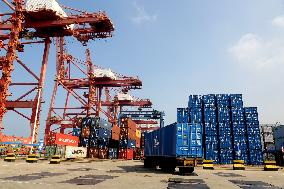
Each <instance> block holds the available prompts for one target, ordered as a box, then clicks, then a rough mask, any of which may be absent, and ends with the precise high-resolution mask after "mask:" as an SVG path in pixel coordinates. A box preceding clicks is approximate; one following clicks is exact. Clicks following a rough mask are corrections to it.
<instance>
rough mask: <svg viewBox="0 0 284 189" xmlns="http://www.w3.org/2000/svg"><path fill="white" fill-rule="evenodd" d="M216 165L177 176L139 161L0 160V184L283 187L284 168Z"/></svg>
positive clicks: (197, 188) (173, 188)
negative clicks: (237, 168) (55, 162)
mask: <svg viewBox="0 0 284 189" xmlns="http://www.w3.org/2000/svg"><path fill="white" fill-rule="evenodd" d="M230 169H231V167H230V166H218V167H216V168H215V170H213V171H212V170H203V169H202V167H197V168H196V170H195V173H194V174H191V175H188V176H179V175H177V174H168V173H163V172H161V171H159V170H150V169H144V168H143V162H141V161H119V160H116V161H112V160H104V161H100V160H84V161H76V162H69V161H68V162H62V163H61V164H60V165H50V164H49V162H48V161H39V163H37V164H28V163H26V162H25V161H22V160H18V161H16V162H13V163H8V162H4V161H3V160H0V188H5V189H9V188H16V189H22V188H23V189H28V188H39V189H45V188H52V189H54V188H64V189H67V188H72V189H73V188H101V189H107V188H117V189H127V188H129V189H136V188H138V189H140V188H141V189H148V188H149V189H150V188H152V189H159V188H164V189H166V188H169V189H183V188H186V189H191V188H195V189H206V188H216V189H220V188H222V189H224V188H243V189H263V188H265V189H268V188H284V170H283V169H281V170H279V171H278V172H264V171H262V168H261V167H248V168H247V169H246V170H245V171H233V170H230Z"/></svg>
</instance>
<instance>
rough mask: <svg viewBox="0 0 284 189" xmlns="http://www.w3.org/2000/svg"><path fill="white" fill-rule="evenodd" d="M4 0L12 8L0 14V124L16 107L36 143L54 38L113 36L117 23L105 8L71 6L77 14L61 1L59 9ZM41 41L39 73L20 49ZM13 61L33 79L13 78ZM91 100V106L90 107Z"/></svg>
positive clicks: (3, 137)
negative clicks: (27, 112)
mask: <svg viewBox="0 0 284 189" xmlns="http://www.w3.org/2000/svg"><path fill="white" fill-rule="evenodd" d="M3 2H4V3H5V4H6V5H7V6H8V7H9V8H10V10H11V12H9V13H2V14H0V16H1V17H2V21H0V51H1V52H2V54H4V55H3V56H2V55H1V56H0V73H1V75H0V76H1V77H0V126H1V128H2V129H3V128H4V126H3V117H4V116H5V114H6V113H7V111H13V112H15V113H17V114H18V115H20V116H22V117H24V118H25V119H27V120H28V121H29V129H30V137H29V138H28V140H29V141H30V142H31V143H35V142H36V141H37V135H38V127H39V120H40V112H41V104H42V99H43V97H42V94H43V89H44V81H45V75H46V68H47V63H48V56H49V50H50V45H51V38H54V37H67V36H70V37H75V38H77V39H78V40H79V41H80V42H82V43H83V45H86V43H87V42H88V41H89V40H95V39H97V38H108V37H112V32H113V31H114V26H113V24H112V22H111V21H110V19H109V18H108V16H107V15H106V14H105V13H104V12H98V13H87V12H84V11H79V10H76V9H71V8H69V9H71V10H72V11H76V12H77V14H73V13H72V14H71V15H67V14H65V13H64V12H63V13H62V11H63V10H62V9H61V7H60V6H59V5H58V6H56V8H57V10H55V9H46V8H43V7H40V6H44V5H40V4H38V5H36V4H33V5H32V7H36V6H39V7H38V9H30V8H29V7H28V6H27V7H26V6H25V4H24V1H23V0H13V1H12V3H9V2H8V0H3ZM34 2H35V1H34ZM41 2H43V1H41ZM48 2H50V1H48V0H46V1H45V3H48ZM27 3H28V2H27ZM28 8H29V10H28ZM64 8H68V7H64ZM78 12H79V13H78ZM58 13H60V14H58ZM39 44H44V50H43V56H42V61H41V62H42V63H41V69H40V72H39V74H36V73H35V72H34V71H33V70H32V69H31V68H33V65H27V64H26V63H24V62H23V61H21V59H20V58H19V57H20V56H19V53H21V52H23V51H24V47H25V45H34V46H36V47H37V48H38V45H39ZM63 58H66V57H63V56H60V59H63ZM14 63H17V64H19V65H20V66H21V67H22V68H23V69H24V71H25V72H27V73H28V74H30V75H31V76H32V77H33V78H34V82H16V81H15V80H14V78H12V73H13V69H14ZM69 84H71V83H69ZM11 87H13V88H15V89H14V90H15V91H17V94H16V93H15V94H12V93H10V88H11ZM23 87H30V89H29V90H28V91H27V92H25V93H23V94H20V91H22V89H23ZM16 95H18V96H16ZM32 95H33V96H32ZM91 103H92V102H90V104H89V107H91ZM21 109H30V110H32V111H31V112H32V113H31V115H25V114H24V113H22V112H21V111H20V110H21ZM6 137H7V136H5V135H4V134H3V132H0V139H1V140H2V139H5V138H6ZM14 138H16V137H14ZM17 139H18V138H17Z"/></svg>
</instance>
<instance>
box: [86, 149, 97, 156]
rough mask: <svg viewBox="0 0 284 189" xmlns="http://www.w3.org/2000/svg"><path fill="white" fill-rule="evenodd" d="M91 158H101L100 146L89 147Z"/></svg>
mask: <svg viewBox="0 0 284 189" xmlns="http://www.w3.org/2000/svg"><path fill="white" fill-rule="evenodd" d="M88 150H89V158H99V149H98V148H89V149H88Z"/></svg>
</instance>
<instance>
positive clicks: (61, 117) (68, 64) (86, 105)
mask: <svg viewBox="0 0 284 189" xmlns="http://www.w3.org/2000/svg"><path fill="white" fill-rule="evenodd" d="M56 67H57V74H56V79H55V85H54V90H53V95H52V98H51V103H50V108H49V113H48V118H47V122H46V129H45V141H46V142H48V141H49V140H50V136H52V133H53V132H54V131H56V130H57V131H59V132H60V133H65V129H68V128H74V127H76V126H78V125H77V124H78V119H79V118H82V117H89V116H96V117H101V116H105V117H106V118H107V119H108V121H109V122H111V123H112V124H113V127H118V114H119V111H120V110H121V109H122V107H124V106H128V107H129V106H134V107H140V108H151V106H152V103H151V101H150V100H149V99H146V100H142V99H136V98H133V97H131V96H129V95H128V94H127V92H128V91H129V90H133V89H141V87H142V82H141V81H140V80H139V79H138V78H137V77H127V76H123V75H120V74H117V73H113V72H112V71H110V70H106V69H103V68H100V67H98V66H96V65H94V64H93V63H92V60H91V55H90V51H89V49H87V50H86V61H83V60H79V59H77V58H75V57H73V56H72V55H70V54H68V53H67V51H66V50H65V48H64V39H63V38H60V39H59V38H58V39H57V66H56ZM79 73H80V74H81V76H79ZM59 86H60V88H62V89H63V90H64V91H65V92H66V97H65V100H64V101H62V99H60V100H57V99H58V97H61V96H62V93H59V94H58V87H59ZM113 89H115V90H113ZM111 92H112V93H111ZM114 92H116V93H118V94H117V95H113V94H114ZM71 98H72V100H75V101H76V102H77V104H78V105H77V106H74V104H76V103H74V101H73V102H72V103H71ZM58 101H61V103H60V104H61V105H59V106H60V107H58V106H57V107H56V106H55V104H58V103H57V102H58ZM104 107H106V108H104ZM53 126H57V127H56V128H52V127H53Z"/></svg>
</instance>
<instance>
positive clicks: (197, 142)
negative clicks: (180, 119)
mask: <svg viewBox="0 0 284 189" xmlns="http://www.w3.org/2000/svg"><path fill="white" fill-rule="evenodd" d="M184 112H185V113H184V123H187V122H189V123H190V125H189V128H188V129H189V134H190V136H189V138H190V141H189V142H190V143H189V147H190V154H193V155H195V157H202V153H203V150H202V135H203V113H202V96H200V95H190V96H189V101H188V109H185V110H184ZM187 117H188V119H187ZM187 120H188V121H187ZM179 127H181V125H179V124H178V128H179ZM181 134H182V133H181Z"/></svg>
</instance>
